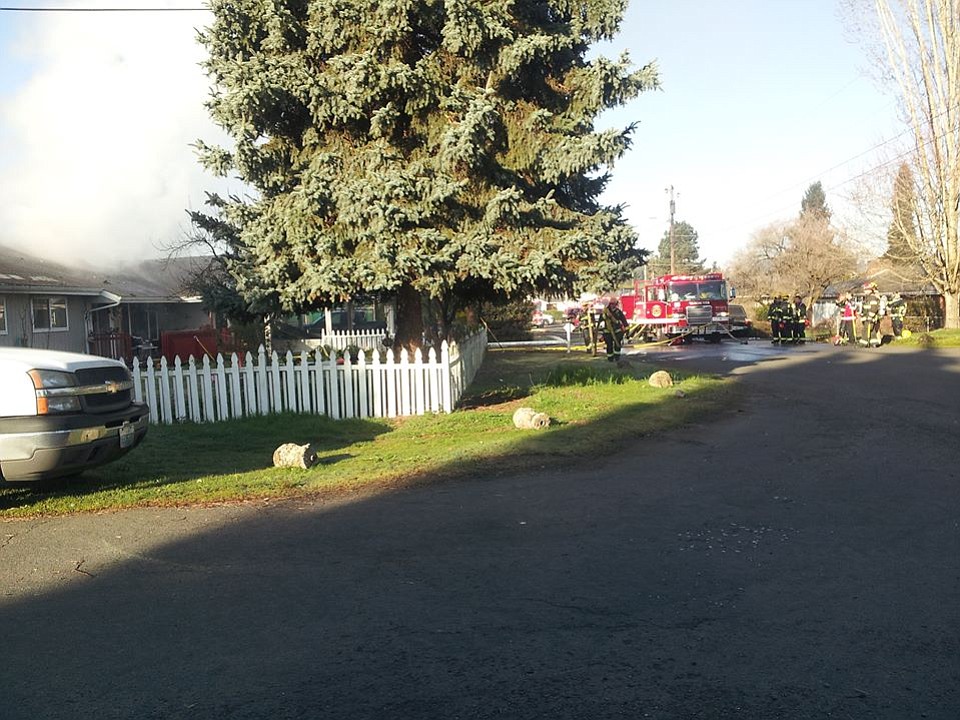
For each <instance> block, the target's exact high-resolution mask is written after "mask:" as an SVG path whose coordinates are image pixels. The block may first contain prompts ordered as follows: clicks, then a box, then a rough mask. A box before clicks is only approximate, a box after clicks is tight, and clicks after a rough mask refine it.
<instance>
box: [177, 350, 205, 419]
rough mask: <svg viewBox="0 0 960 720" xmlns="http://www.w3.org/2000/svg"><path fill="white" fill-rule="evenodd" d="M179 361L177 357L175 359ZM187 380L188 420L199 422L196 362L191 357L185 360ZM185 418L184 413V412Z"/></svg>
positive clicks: (198, 390) (198, 389)
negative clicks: (188, 398) (188, 391)
mask: <svg viewBox="0 0 960 720" xmlns="http://www.w3.org/2000/svg"><path fill="white" fill-rule="evenodd" d="M177 360H178V361H179V360H180V358H179V356H178V357H177ZM187 379H188V380H189V381H190V419H191V420H193V421H194V422H200V388H199V386H198V383H197V361H196V359H195V358H194V357H193V355H191V356H190V357H188V358H187ZM183 415H184V417H186V415H187V414H186V411H184V414H183Z"/></svg>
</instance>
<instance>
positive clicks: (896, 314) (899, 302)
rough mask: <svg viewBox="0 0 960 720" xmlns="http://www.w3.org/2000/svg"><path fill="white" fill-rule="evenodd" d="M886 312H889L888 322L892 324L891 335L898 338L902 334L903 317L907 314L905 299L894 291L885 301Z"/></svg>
mask: <svg viewBox="0 0 960 720" xmlns="http://www.w3.org/2000/svg"><path fill="white" fill-rule="evenodd" d="M887 312H888V313H890V324H891V325H892V326H893V336H894V337H895V338H897V339H900V337H902V335H903V318H905V317H906V315H907V301H906V300H904V299H903V298H902V297H900V293H898V292H895V293H894V294H893V296H892V297H891V298H890V299H889V300H888V301H887Z"/></svg>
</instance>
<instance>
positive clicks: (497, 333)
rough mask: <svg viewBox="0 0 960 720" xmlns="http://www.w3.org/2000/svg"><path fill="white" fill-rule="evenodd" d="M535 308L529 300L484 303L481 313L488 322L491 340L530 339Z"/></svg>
mask: <svg viewBox="0 0 960 720" xmlns="http://www.w3.org/2000/svg"><path fill="white" fill-rule="evenodd" d="M534 308H535V306H534V304H533V303H532V302H530V301H529V300H513V301H511V302H504V303H484V304H483V305H482V306H481V308H480V315H481V317H482V318H483V319H484V320H485V321H486V323H487V327H488V328H489V330H490V333H491V335H492V337H491V338H490V339H491V340H530V339H531V337H532V335H531V334H530V324H531V321H532V319H533V311H534Z"/></svg>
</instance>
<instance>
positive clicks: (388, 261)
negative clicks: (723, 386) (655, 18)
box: [194, 0, 658, 344]
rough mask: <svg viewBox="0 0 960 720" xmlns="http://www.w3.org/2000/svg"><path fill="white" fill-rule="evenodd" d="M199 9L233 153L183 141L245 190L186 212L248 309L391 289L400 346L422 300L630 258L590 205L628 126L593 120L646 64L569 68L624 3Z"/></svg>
mask: <svg viewBox="0 0 960 720" xmlns="http://www.w3.org/2000/svg"><path fill="white" fill-rule="evenodd" d="M210 7H211V10H212V11H213V14H214V21H213V23H212V25H211V27H210V28H209V29H207V30H206V31H204V32H202V33H201V35H200V39H201V42H202V43H203V44H204V45H205V47H206V49H207V51H208V53H209V56H208V59H207V61H206V69H207V71H208V73H209V74H210V76H211V79H212V82H213V90H212V95H211V99H210V101H209V102H208V107H209V111H210V113H211V116H212V118H213V119H214V121H215V122H216V123H217V124H218V125H220V126H221V127H222V128H223V129H224V130H226V132H227V133H228V134H229V135H230V137H231V139H232V142H233V147H231V148H223V147H213V146H209V145H206V144H204V143H202V142H201V143H199V148H200V154H201V160H202V162H203V163H204V165H205V166H206V167H207V168H209V169H211V170H212V171H214V172H215V173H216V174H218V175H221V176H227V177H234V176H235V177H239V178H240V179H241V180H242V181H243V182H244V183H245V185H246V186H247V187H248V188H249V191H248V193H247V194H246V195H244V196H243V197H240V196H235V197H230V198H220V197H217V196H212V197H211V201H212V203H213V210H212V211H211V212H210V213H209V214H207V215H206V216H205V217H201V215H202V214H199V215H196V216H195V218H194V219H195V221H199V223H200V226H201V229H202V230H204V231H210V229H211V228H213V229H215V230H216V231H217V232H219V233H220V235H221V236H222V237H226V238H230V240H229V242H230V248H229V252H228V256H229V258H230V259H229V262H230V268H231V273H232V274H233V275H234V277H235V278H236V282H237V290H238V292H239V293H240V295H241V296H242V297H243V299H244V301H245V303H246V304H247V307H248V308H249V309H250V310H252V311H256V312H272V311H280V310H282V311H285V312H296V311H301V310H305V309H310V308H315V307H319V306H323V305H326V304H329V303H336V302H338V301H343V300H346V299H348V298H351V297H355V296H358V295H362V294H368V295H370V294H372V295H377V296H394V297H396V298H397V299H398V305H399V308H398V340H399V341H400V342H401V343H403V344H415V343H417V342H418V341H419V338H420V333H421V329H422V328H421V317H422V315H421V308H420V302H421V300H423V299H427V300H429V301H431V302H436V303H437V304H438V306H442V307H444V308H448V309H449V308H456V307H457V306H461V305H463V304H465V303H467V302H472V301H477V300H481V299H495V298H516V297H523V296H525V295H529V294H534V293H541V292H557V293H562V292H574V291H576V290H578V289H588V288H589V289H602V288H604V287H608V286H609V285H610V284H611V283H613V282H614V281H615V279H616V277H615V276H616V275H617V273H618V269H622V268H623V267H624V265H625V264H626V265H629V264H630V262H629V261H630V258H631V257H635V256H636V255H637V251H636V249H635V242H636V237H635V235H634V232H633V231H632V229H631V228H630V227H629V226H628V225H627V224H626V222H625V221H624V218H623V217H622V212H621V210H622V209H621V208H620V207H609V206H605V205H603V204H602V203H601V201H600V195H601V193H602V191H603V189H604V187H605V185H606V184H607V181H608V177H609V171H610V168H611V167H612V165H613V163H614V162H615V161H616V160H617V159H618V158H620V157H621V156H622V155H623V153H624V152H625V151H626V150H627V148H628V146H629V144H630V136H631V133H632V131H633V129H634V125H633V124H631V125H630V126H628V127H626V128H623V129H613V130H605V131H598V130H596V129H595V120H596V118H597V116H598V115H599V114H600V113H601V112H602V111H603V110H605V109H607V108H610V107H614V106H617V105H621V104H623V103H625V102H626V101H628V100H630V99H632V98H634V97H635V96H637V95H638V94H639V93H640V92H642V91H644V90H647V89H651V88H655V87H656V86H657V85H658V77H657V70H656V67H655V65H653V64H649V65H646V66H644V67H642V68H639V69H634V68H633V67H632V66H631V63H630V60H629V58H628V57H627V56H626V55H623V56H621V57H620V58H619V59H617V60H608V59H605V58H602V57H598V58H595V59H589V60H588V59H587V52H588V49H589V48H590V46H591V45H592V44H594V43H596V42H597V41H601V40H609V39H610V38H611V37H613V36H614V34H615V33H616V31H617V29H618V26H619V24H620V22H621V18H622V15H623V12H624V9H625V7H626V0H583V1H581V2H576V3H571V2H569V1H568V0H536V1H534V0H513V1H512V2H511V0H493V1H490V0H486V1H480V0H427V1H425V2H411V1H410V0H377V1H376V2H373V1H371V0H211V2H210ZM204 224H205V225H204ZM218 224H220V225H222V227H220V228H219V230H217V228H218Z"/></svg>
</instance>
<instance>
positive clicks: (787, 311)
mask: <svg viewBox="0 0 960 720" xmlns="http://www.w3.org/2000/svg"><path fill="white" fill-rule="evenodd" d="M780 306H781V307H782V308H783V310H782V311H781V312H782V317H783V322H781V323H780V344H781V345H784V344H786V343H790V342H795V341H794V337H793V327H794V325H796V322H797V315H796V308H795V307H794V306H793V303H792V302H790V300H789V299H788V298H787V297H784V298H783V300H782V301H781V303H780Z"/></svg>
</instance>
